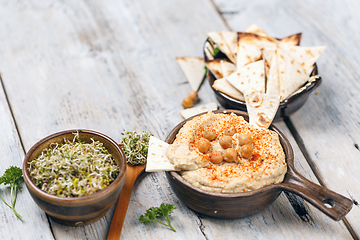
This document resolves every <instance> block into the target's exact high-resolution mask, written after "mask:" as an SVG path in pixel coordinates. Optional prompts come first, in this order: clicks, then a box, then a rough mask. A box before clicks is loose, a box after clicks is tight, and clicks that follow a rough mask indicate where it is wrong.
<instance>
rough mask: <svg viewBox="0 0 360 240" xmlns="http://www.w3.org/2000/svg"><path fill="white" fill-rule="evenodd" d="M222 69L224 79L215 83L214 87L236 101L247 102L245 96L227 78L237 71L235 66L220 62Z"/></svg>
mask: <svg viewBox="0 0 360 240" xmlns="http://www.w3.org/2000/svg"><path fill="white" fill-rule="evenodd" d="M220 65H221V69H222V72H223V76H224V78H221V79H218V80H216V81H214V83H213V85H212V87H213V88H214V89H216V90H218V91H220V92H222V93H224V94H226V95H228V96H230V97H232V98H234V99H236V100H240V101H245V98H244V95H243V94H242V93H241V92H239V90H237V89H236V88H234V87H233V86H232V85H231V84H230V83H229V82H228V81H227V80H226V79H225V78H226V77H228V76H229V75H231V74H232V73H233V72H235V71H236V66H235V64H233V63H231V62H229V61H227V60H223V61H220Z"/></svg>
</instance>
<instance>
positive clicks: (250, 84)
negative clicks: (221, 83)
mask: <svg viewBox="0 0 360 240" xmlns="http://www.w3.org/2000/svg"><path fill="white" fill-rule="evenodd" d="M226 80H228V82H229V83H230V84H231V85H233V86H234V87H235V88H236V89H237V90H239V91H240V92H241V93H244V92H245V90H248V91H256V92H260V93H265V68H264V60H260V61H256V62H252V63H250V64H248V65H246V66H244V67H243V68H241V69H240V70H237V71H236V72H234V73H233V74H231V75H230V76H228V77H227V78H226Z"/></svg>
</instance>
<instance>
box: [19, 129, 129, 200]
mask: <svg viewBox="0 0 360 240" xmlns="http://www.w3.org/2000/svg"><path fill="white" fill-rule="evenodd" d="M77 132H82V133H86V134H90V135H94V136H97V137H100V138H102V139H105V140H107V141H108V142H110V143H111V144H112V145H113V146H114V147H115V149H117V150H118V151H119V153H120V155H121V156H122V157H123V159H124V161H122V163H121V166H119V167H120V172H119V174H118V176H117V177H116V178H115V180H114V181H113V182H112V183H111V184H110V185H109V186H107V187H106V188H105V189H102V190H101V191H98V192H96V193H94V194H90V195H87V196H83V197H59V196H56V195H52V194H50V193H47V192H45V191H43V190H41V189H40V188H39V187H38V186H36V185H35V183H33V181H32V180H31V178H30V175H29V172H28V169H27V163H28V161H29V160H30V156H31V154H32V153H33V152H34V151H35V150H36V149H37V148H38V147H40V146H41V144H43V143H45V142H46V141H48V140H51V139H53V138H55V137H58V136H62V135H68V134H74V133H77ZM22 172H23V178H24V181H25V183H26V186H27V187H28V188H29V191H30V189H31V191H33V192H36V193H37V197H39V198H41V199H43V200H46V201H49V200H51V201H54V202H56V203H65V204H66V205H67V204H71V206H75V205H74V203H79V204H78V205H84V204H87V203H89V202H92V201H93V200H94V199H98V198H99V199H102V198H106V197H107V194H108V193H109V192H112V191H114V189H115V188H116V186H118V184H119V183H120V182H121V181H122V179H123V178H124V176H125V174H126V156H125V153H124V151H123V150H122V149H121V147H120V145H119V144H118V143H117V142H116V141H114V140H113V139H112V138H110V137H108V136H107V135H105V134H103V133H100V132H96V131H93V130H87V129H71V130H64V131H60V132H56V133H53V134H51V135H48V136H46V137H44V138H43V139H41V140H39V141H38V142H36V143H35V144H34V145H33V146H32V147H31V148H30V149H29V151H28V152H27V153H26V155H25V157H24V161H23V167H22Z"/></svg>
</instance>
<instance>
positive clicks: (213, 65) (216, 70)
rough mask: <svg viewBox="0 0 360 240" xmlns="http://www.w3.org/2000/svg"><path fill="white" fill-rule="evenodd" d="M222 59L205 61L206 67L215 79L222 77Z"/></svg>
mask: <svg viewBox="0 0 360 240" xmlns="http://www.w3.org/2000/svg"><path fill="white" fill-rule="evenodd" d="M223 60H224V59H220V58H217V59H214V60H210V61H207V62H206V63H205V64H206V66H207V68H208V69H209V70H210V71H211V72H212V74H214V76H215V78H216V79H220V78H223V70H222V68H221V61H223Z"/></svg>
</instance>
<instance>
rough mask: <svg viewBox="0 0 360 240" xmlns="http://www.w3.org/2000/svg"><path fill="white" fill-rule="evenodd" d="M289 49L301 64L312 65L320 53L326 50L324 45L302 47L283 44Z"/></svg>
mask: <svg viewBox="0 0 360 240" xmlns="http://www.w3.org/2000/svg"><path fill="white" fill-rule="evenodd" d="M282 47H283V48H284V49H285V50H286V51H288V52H289V53H290V54H291V55H292V56H293V57H294V58H295V59H296V60H297V61H298V62H299V63H301V65H303V66H312V65H314V63H315V62H316V60H317V59H318V58H319V57H320V55H321V54H322V53H323V52H324V50H325V48H326V47H324V46H319V47H300V46H282Z"/></svg>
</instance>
